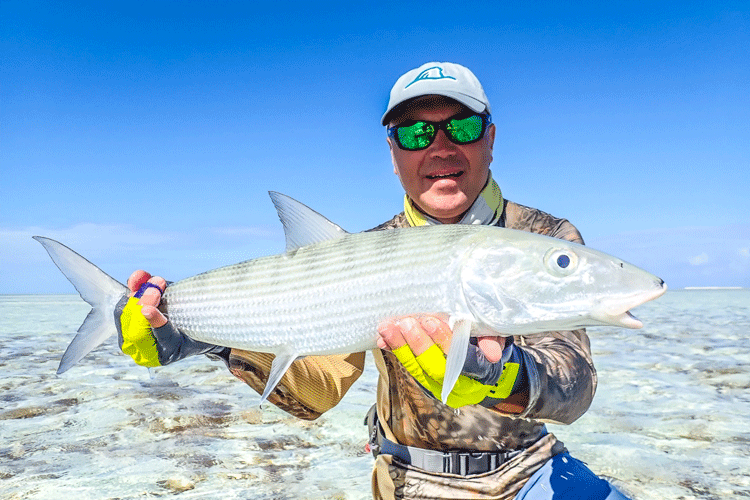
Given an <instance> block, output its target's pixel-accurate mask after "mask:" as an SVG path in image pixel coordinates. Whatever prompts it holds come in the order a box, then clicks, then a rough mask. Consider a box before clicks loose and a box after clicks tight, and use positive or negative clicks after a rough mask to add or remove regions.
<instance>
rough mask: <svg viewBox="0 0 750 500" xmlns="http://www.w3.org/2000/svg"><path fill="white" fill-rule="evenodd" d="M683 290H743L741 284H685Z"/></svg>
mask: <svg viewBox="0 0 750 500" xmlns="http://www.w3.org/2000/svg"><path fill="white" fill-rule="evenodd" d="M683 290H744V287H741V286H686V287H685V288H683Z"/></svg>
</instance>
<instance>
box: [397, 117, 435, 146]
mask: <svg viewBox="0 0 750 500" xmlns="http://www.w3.org/2000/svg"><path fill="white" fill-rule="evenodd" d="M397 133H398V140H399V142H400V143H401V144H402V145H403V146H404V147H405V148H407V149H422V148H426V147H427V146H429V145H430V143H431V142H432V139H433V137H434V136H435V127H433V126H432V125H427V124H426V123H424V122H417V123H415V124H414V125H410V126H408V127H399V128H398V130H397Z"/></svg>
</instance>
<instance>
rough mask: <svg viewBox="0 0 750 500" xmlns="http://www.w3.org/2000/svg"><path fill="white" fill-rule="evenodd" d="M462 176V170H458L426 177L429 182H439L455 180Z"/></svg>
mask: <svg viewBox="0 0 750 500" xmlns="http://www.w3.org/2000/svg"><path fill="white" fill-rule="evenodd" d="M462 175H464V171H463V170H459V171H457V172H436V173H434V174H430V175H426V176H425V177H427V178H428V179H430V180H431V181H433V180H440V179H457V178H459V177H461V176H462Z"/></svg>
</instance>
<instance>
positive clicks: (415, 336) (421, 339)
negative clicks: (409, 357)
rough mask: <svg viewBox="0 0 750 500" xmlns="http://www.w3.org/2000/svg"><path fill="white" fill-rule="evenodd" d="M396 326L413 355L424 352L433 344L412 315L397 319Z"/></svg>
mask: <svg viewBox="0 0 750 500" xmlns="http://www.w3.org/2000/svg"><path fill="white" fill-rule="evenodd" d="M398 327H399V329H400V330H401V334H402V335H403V336H404V340H405V341H406V343H407V344H409V347H410V348H411V350H412V352H413V353H414V355H415V356H419V355H421V354H422V353H424V352H425V351H426V350H427V349H429V348H430V346H432V345H434V344H435V341H433V340H432V339H431V338H430V336H429V335H427V333H426V332H425V331H424V328H422V325H421V324H420V323H419V322H418V321H417V320H416V319H414V318H412V317H408V316H407V317H406V318H402V319H400V320H399V321H398Z"/></svg>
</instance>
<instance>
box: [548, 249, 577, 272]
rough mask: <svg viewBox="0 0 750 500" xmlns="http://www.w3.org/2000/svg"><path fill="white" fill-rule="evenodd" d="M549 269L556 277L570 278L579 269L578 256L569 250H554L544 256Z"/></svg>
mask: <svg viewBox="0 0 750 500" xmlns="http://www.w3.org/2000/svg"><path fill="white" fill-rule="evenodd" d="M544 264H545V266H546V267H547V269H548V270H549V271H550V272H551V273H552V274H554V275H556V276H568V275H569V274H572V273H573V272H574V271H575V270H576V268H577V267H578V256H577V255H576V254H575V252H573V251H572V250H569V249H560V248H553V249H552V250H550V251H549V252H547V255H545V256H544Z"/></svg>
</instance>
